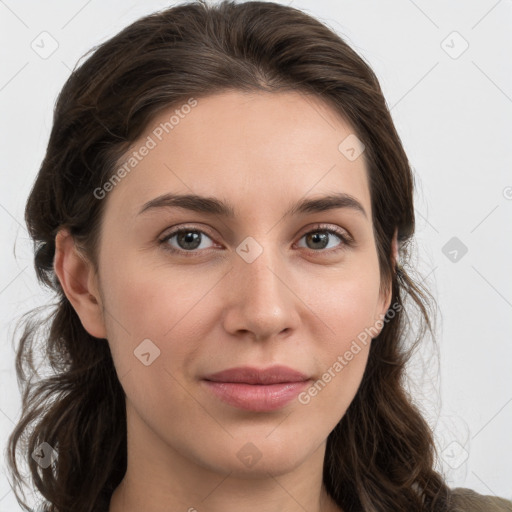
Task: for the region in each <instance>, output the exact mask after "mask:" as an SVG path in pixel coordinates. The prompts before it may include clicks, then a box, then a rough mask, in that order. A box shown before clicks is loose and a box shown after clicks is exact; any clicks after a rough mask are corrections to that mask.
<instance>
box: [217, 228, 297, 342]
mask: <svg viewBox="0 0 512 512" xmlns="http://www.w3.org/2000/svg"><path fill="white" fill-rule="evenodd" d="M248 238H249V239H246V240H244V241H243V242H242V243H241V244H240V245H239V246H238V248H237V258H238V259H237V260H236V262H235V265H234V268H233V274H232V279H233V281H232V283H231V284H230V285H229V286H230V288H231V291H230V293H231V294H232V297H231V298H232V300H231V301H230V304H231V305H232V306H231V308H230V311H229V312H228V315H227V317H226V318H227V319H228V320H227V324H226V328H227V329H228V330H230V331H234V330H245V331H247V330H248V331H251V332H252V333H253V334H254V335H256V336H257V337H266V336H271V335H275V334H278V333H279V332H281V331H282V330H283V329H287V328H290V327H293V325H294V322H295V315H296V312H295V311H294V301H293V294H292V293H291V292H290V290H289V289H288V286H289V285H288V286H287V285H286V284H285V283H286V281H287V279H289V273H288V272H286V270H285V269H286V265H285V264H284V263H285V262H283V261H282V255H281V253H280V251H279V248H278V247H276V246H274V245H275V244H274V245H273V244H272V243H271V241H270V240H271V237H267V238H266V242H265V244H260V243H259V242H257V241H256V240H255V239H251V238H250V237H248Z"/></svg>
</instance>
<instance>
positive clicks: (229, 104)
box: [108, 91, 370, 219]
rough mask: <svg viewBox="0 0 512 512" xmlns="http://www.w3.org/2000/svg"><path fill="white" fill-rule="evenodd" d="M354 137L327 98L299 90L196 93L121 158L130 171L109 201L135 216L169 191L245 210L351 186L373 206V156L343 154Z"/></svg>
mask: <svg viewBox="0 0 512 512" xmlns="http://www.w3.org/2000/svg"><path fill="white" fill-rule="evenodd" d="M187 105H188V107H187ZM191 105H193V106H191ZM354 136H355V134H354V129H353V128H352V127H351V125H350V124H348V123H347V122H346V121H345V120H344V119H343V118H342V117H341V116H339V115H338V114H337V113H336V112H334V111H333V110H332V109H331V108H329V107H328V106H327V105H326V104H325V103H323V102H322V101H321V100H320V99H319V98H317V97H314V96H305V95H304V94H301V93H298V92H280V93H267V92H261V93H260V92H258V93H247V92H240V91H229V92H223V93H220V94H216V95H212V96H208V97H205V98H196V99H194V100H193V101H190V100H189V101H188V102H184V103H183V105H181V106H180V105H176V106H173V107H171V108H168V109H166V110H164V111H162V112H160V113H159V114H158V115H157V116H156V117H155V118H153V120H152V121H151V122H150V123H149V124H148V126H147V128H146V130H145V132H144V134H143V135H142V136H141V137H139V139H138V140H137V141H135V143H134V144H133V145H132V146H131V148H130V149H129V150H128V151H127V152H126V154H125V155H124V156H123V158H121V159H120V160H119V162H118V168H121V166H123V168H124V169H125V172H124V173H122V174H123V176H124V177H123V178H122V179H121V180H119V182H118V183H117V184H116V185H115V187H114V189H113V190H112V191H111V192H109V197H108V202H109V203H112V204H113V205H115V206H116V211H118V212H119V213H121V211H122V215H123V216H124V218H125V219H126V217H127V216H128V217H134V216H136V215H137V213H138V212H139V210H140V208H141V206H142V205H143V204H144V203H146V202H147V201H149V200H151V199H153V198H155V197H157V196H159V195H162V194H165V193H169V192H171V193H172V192H174V193H194V194H199V195H208V196H214V197H219V198H224V199H226V200H227V201H229V203H231V204H234V205H235V208H236V210H237V214H242V213H244V212H246V213H249V212H250V211H251V210H256V209H258V210H259V211H261V210H262V209H264V210H265V211H269V212H270V211H274V212H275V210H276V209H279V208H285V209H286V208H287V207H288V206H289V205H290V203H291V202H295V201H297V200H298V199H300V198H303V197H305V196H310V195H318V194H323V193H329V192H345V193H348V194H350V195H352V196H354V197H356V198H357V199H358V200H359V201H360V202H361V203H362V204H364V205H365V208H366V209H367V211H368V212H369V211H370V195H369V190H368V181H367V175H366V174H367V173H366V165H365V159H364V152H363V153H362V154H361V155H360V156H359V157H358V158H355V159H350V158H347V156H346V153H344V152H343V149H344V147H345V145H346V144H345V142H344V141H347V140H349V141H351V140H352V138H354ZM356 140H357V139H356ZM340 144H341V148H340ZM144 148H146V149H144ZM356 149H357V148H356Z"/></svg>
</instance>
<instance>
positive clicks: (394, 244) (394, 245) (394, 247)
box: [391, 228, 398, 272]
mask: <svg viewBox="0 0 512 512" xmlns="http://www.w3.org/2000/svg"><path fill="white" fill-rule="evenodd" d="M397 263H398V228H395V234H394V235H393V240H391V266H392V269H393V272H395V270H396V265H397Z"/></svg>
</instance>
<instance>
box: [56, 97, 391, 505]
mask: <svg viewBox="0 0 512 512" xmlns="http://www.w3.org/2000/svg"><path fill="white" fill-rule="evenodd" d="M175 108H176V107H173V108H172V109H170V110H166V111H165V112H162V113H161V114H160V115H158V117H157V118H155V119H154V122H152V123H150V126H149V127H148V130H147V131H146V133H145V134H144V135H143V136H142V137H141V138H140V139H139V140H138V141H137V142H136V143H135V144H134V145H133V148H132V150H133V149H136V148H139V147H140V146H141V145H142V144H143V142H144V141H145V140H146V138H147V136H148V135H150V134H151V132H152V130H153V129H154V127H155V126H157V125H158V124H159V123H160V122H163V121H165V120H168V119H169V116H170V114H171V113H172V111H174V110H175ZM351 133H354V130H353V129H352V128H351V126H350V125H349V124H348V123H347V122H345V121H344V120H343V119H341V118H340V117H339V116H338V115H337V114H336V113H335V112H334V111H333V110H331V109H330V108H329V107H328V106H326V105H324V104H323V103H322V102H321V101H320V100H319V99H316V98H313V97H306V96H304V95H302V94H299V93H296V92H286V93H285V92H280V93H266V92H261V93H259V92H258V93H250V94H249V93H242V92H233V91H230V92H224V93H222V94H216V95H214V96H209V97H207V98H198V104H197V106H196V107H194V108H193V109H192V110H191V112H190V113H189V114H187V115H186V116H184V118H183V119H180V122H179V124H178V125H176V126H175V127H174V129H173V131H172V132H171V133H169V134H168V135H166V136H165V137H164V138H163V140H162V141H161V142H158V145H157V146H156V147H155V148H154V149H152V150H151V151H150V152H149V154H148V155H147V156H145V157H144V158H143V159H142V161H141V162H139V163H138V165H137V166H136V167H135V168H134V169H133V170H132V171H131V172H130V173H129V174H128V175H127V176H126V177H125V178H123V179H122V180H121V182H120V183H119V184H117V185H116V186H115V188H114V189H113V190H112V191H111V192H109V193H108V195H107V197H106V198H105V199H103V201H106V204H105V212H104V218H103V224H102V228H101V238H100V245H99V275H97V274H95V273H94V272H93V270H92V266H91V265H90V264H89V262H88V261H87V259H85V258H84V257H81V256H80V254H79V253H78V251H77V249H76V247H75V246H74V244H73V240H72V239H71V237H70V236H68V233H67V232H66V231H65V230H61V231H60V232H59V234H58V235H57V239H56V245H57V252H56V257H55V270H56V273H57V275H58V278H59V280H60V282H61V284H62V286H63V289H64V291H65V293H66V295H67V297H68V298H69V300H70V301H71V303H72V305H73V307H74V308H75V310H76V312H77V313H78V315H79V317H80V319H81V322H82V324H83V326H84V328H85V329H86V330H87V331H88V332H89V333H90V334H92V335H93V336H96V337H98V338H105V339H106V340H108V343H109V345H110V348H111V351H112V355H113V359H114V363H115V367H116V371H117V375H118V377H119V379H120V382H121V384H122V386H123V388H124V390H125V393H126V408H127V422H128V468H127V473H126V476H125V478H124V480H123V482H122V483H121V485H120V486H119V487H118V488H117V489H116V490H115V492H114V494H113V497H112V500H111V504H110V512H121V511H123V512H132V511H138V510H146V511H148V512H163V511H166V512H167V511H169V510H182V511H189V512H193V510H197V511H198V512H202V511H208V512H221V511H222V512H232V511H239V510H244V511H245V512H253V511H254V512H256V511H258V512H260V511H261V510H265V511H268V512H278V511H279V512H292V511H299V510H300V511H303V510H307V511H308V512H320V511H322V512H325V511H339V510H340V509H339V508H338V507H337V506H336V505H335V504H334V503H333V501H332V500H331V499H330V498H328V496H327V494H326V491H325V489H324V487H323V485H322V465H323V460H324V455H325V446H326V439H327V436H328V435H329V433H330V432H331V431H332V429H333V428H334V427H335V425H336V424H337V423H338V422H339V421H340V419H341V418H342V417H343V415H344V414H345V412H346V410H347V408H348V406H349V405H350V403H351V402H352V400H353V398H354V396H355V394H356V392H357V389H358V387H359V385H360V382H361V379H362V376H363V373H364V370H365V367H366V363H367V358H368V352H369V347H370V343H371V342H369V343H367V344H366V346H363V345H361V350H360V351H359V352H358V353H357V355H355V356H354V358H353V359H352V360H351V361H350V362H349V364H348V365H347V366H346V367H344V368H343V370H342V371H341V372H339V373H337V374H336V377H335V378H333V379H332V381H331V382H330V383H328V384H327V385H326V386H325V388H324V389H323V390H322V391H321V392H320V393H318V394H317V396H315V397H313V398H311V400H310V402H309V403H308V404H306V405H304V404H302V403H300V402H299V401H298V400H297V399H294V400H293V401H292V402H291V403H289V404H288V405H286V406H285V407H283V408H282V409H278V410H276V411H273V412H248V411H244V410H240V409H238V408H236V407H233V406H231V405H228V404H226V403H224V402H222V401H220V400H219V399H218V398H217V397H215V396H214V395H212V394H211V393H210V392H209V391H208V390H207V389H205V387H204V385H203V383H202V382H201V378H202V377H203V376H205V375H206V374H208V373H212V372H216V371H220V370H223V369H227V368H231V367H234V366H242V365H251V366H256V367H259V368H266V367H268V366H271V365H273V364H284V365H287V366H290V367H292V368H295V369H297V370H299V371H302V372H304V373H306V374H307V375H308V376H311V378H312V379H313V380H314V381H316V380H318V379H320V378H321V377H322V375H323V374H324V372H326V370H327V369H328V368H329V367H332V366H333V363H334V362H335V361H336V360H337V358H338V356H340V355H343V354H344V353H345V352H346V351H347V350H348V349H349V347H350V345H351V343H352V342H353V340H355V339H356V338H357V335H358V334H359V333H361V332H363V331H364V329H365V328H369V327H371V326H374V325H375V323H376V321H377V320H378V319H380V318H382V316H381V315H384V314H385V313H386V311H387V309H388V307H389V306H390V301H391V296H390V294H387V295H386V296H383V295H381V294H380V293H379V284H380V273H379V265H378V259H377V249H376V246H375V239H374V236H373V226H372V220H371V203H370V192H369V187H368V179H367V171H366V165H365V161H364V153H363V154H362V155H361V156H360V157H359V158H357V159H355V160H354V161H350V160H349V159H347V158H346V157H345V156H344V155H343V154H342V153H341V152H340V151H339V150H338V145H339V144H340V142H341V141H342V140H343V139H345V137H347V136H348V135H350V134H351ZM128 153H130V152H127V155H128ZM120 163H122V162H120ZM168 192H173V193H195V194H200V195H205V196H209V197H216V198H218V199H223V200H226V201H229V202H230V203H231V204H232V205H233V207H234V208H235V211H236V217H235V218H233V219H229V218H224V217H221V216H218V215H209V214H206V213H198V212H192V211H188V210H185V209H179V208H167V209H163V208H162V209H153V210H149V211H148V212H146V213H144V214H142V215H138V213H139V211H140V210H141V208H142V207H143V205H144V204H145V203H146V202H147V201H149V200H151V199H154V198H155V197H157V196H160V195H161V194H164V193H168ZM335 192H345V193H347V194H350V195H351V196H353V197H354V198H356V199H357V201H359V202H360V204H361V205H362V206H363V208H364V210H365V212H366V216H365V215H364V214H362V213H361V212H358V211H357V210H355V209H351V208H338V209H333V210H328V211H324V212H316V213H305V214H298V215H293V216H290V217H284V213H285V211H286V210H287V209H288V208H289V207H290V206H291V205H292V204H294V203H296V202H297V201H299V200H300V199H303V198H304V197H307V198H317V197H320V196H323V195H326V194H329V193H335ZM319 223H321V224H322V226H321V227H320V228H319V227H318V224H319ZM176 227H187V228H193V229H196V230H201V231H203V232H204V234H203V235H202V241H201V245H200V247H199V248H196V249H193V252H195V253H196V256H192V257H190V256H189V257H187V256H186V255H181V254H175V253H171V252H169V251H166V250H165V247H166V246H167V247H169V246H170V247H174V248H175V249H177V250H179V249H182V251H183V252H185V251H186V250H187V248H188V247H189V246H187V245H186V244H185V245H184V244H183V242H181V245H179V240H178V238H177V237H174V238H173V239H170V240H168V241H167V242H165V243H161V244H159V239H162V238H163V237H164V236H165V235H166V234H168V233H170V231H171V229H170V228H173V229H174V228H176ZM326 227H327V228H333V229H336V228H339V229H341V230H342V232H343V233H345V234H349V236H351V237H352V238H353V240H354V244H353V245H352V246H349V245H345V244H344V243H343V241H342V240H341V239H340V238H338V237H337V236H336V235H327V236H328V239H327V241H328V244H327V246H326V247H325V248H322V247H321V246H320V245H319V243H318V241H317V242H316V245H315V241H314V240H311V237H308V236H305V235H306V234H307V233H310V232H314V233H317V234H318V233H319V234H325V231H322V229H325V228H326ZM248 236H251V237H253V238H254V239H255V240H256V241H257V243H258V244H259V245H260V246H261V247H262V248H263V252H262V253H261V254H260V255H259V256H258V257H257V258H256V259H255V260H254V261H253V262H252V263H248V262H247V261H245V260H244V259H243V258H242V257H241V256H239V254H238V253H237V252H236V249H237V247H238V246H239V245H240V244H241V243H242V241H244V239H245V238H246V237H248ZM318 247H320V248H318ZM340 248H341V250H339V251H337V252H334V251H333V250H334V249H340ZM189 252H190V250H189ZM144 339H150V340H151V341H152V343H154V344H155V345H156V346H157V347H158V348H159V350H160V355H159V357H157V358H156V359H154V361H153V362H152V363H151V364H150V365H148V366H146V365H144V364H142V363H141V361H140V360H139V359H138V358H137V357H135V356H134V350H135V349H136V348H137V347H138V346H139V345H140V343H141V342H142V340H144ZM105 343H107V341H105ZM247 443H252V445H254V446H255V447H256V449H257V452H258V453H259V454H260V455H261V458H260V459H259V461H258V462H257V463H256V464H254V465H253V466H252V467H248V466H247V465H245V464H243V463H242V462H241V460H240V458H239V457H238V456H237V453H238V452H239V450H240V449H241V448H242V447H243V446H244V445H246V444H247ZM252 449H253V450H254V448H252Z"/></svg>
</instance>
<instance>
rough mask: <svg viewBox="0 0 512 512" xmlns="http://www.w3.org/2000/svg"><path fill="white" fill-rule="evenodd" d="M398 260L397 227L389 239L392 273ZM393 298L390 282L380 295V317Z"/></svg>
mask: <svg viewBox="0 0 512 512" xmlns="http://www.w3.org/2000/svg"><path fill="white" fill-rule="evenodd" d="M397 262H398V229H395V233H394V235H393V239H392V240H391V271H392V273H393V274H395V273H396V265H397ZM392 299H393V289H392V286H391V283H390V284H389V289H388V290H387V293H386V295H385V296H383V297H382V301H381V310H380V311H379V313H380V315H381V318H382V317H384V316H385V314H386V313H387V311H388V309H389V308H390V306H391V300H392Z"/></svg>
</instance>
